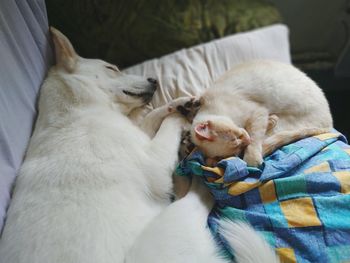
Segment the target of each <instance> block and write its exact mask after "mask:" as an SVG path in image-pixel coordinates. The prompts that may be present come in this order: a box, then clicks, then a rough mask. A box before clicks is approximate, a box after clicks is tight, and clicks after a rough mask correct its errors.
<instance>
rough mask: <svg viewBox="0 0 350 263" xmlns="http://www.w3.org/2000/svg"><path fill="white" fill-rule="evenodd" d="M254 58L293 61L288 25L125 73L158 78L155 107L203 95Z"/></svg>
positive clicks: (151, 62)
mask: <svg viewBox="0 0 350 263" xmlns="http://www.w3.org/2000/svg"><path fill="white" fill-rule="evenodd" d="M252 59H273V60H278V61H281V62H286V63H290V62H291V58H290V50H289V40H288V28H287V27H286V26H285V25H280V24H278V25H273V26H268V27H265V28H261V29H257V30H254V31H250V32H245V33H240V34H235V35H232V36H228V37H225V38H222V39H218V40H214V41H212V42H209V43H206V44H202V45H198V46H195V47H192V48H188V49H183V50H180V51H177V52H175V53H173V54H170V55H166V56H164V57H161V58H159V59H153V60H149V61H146V62H143V63H141V64H138V65H136V66H133V67H130V68H127V69H125V70H124V72H126V73H129V74H136V75H141V76H147V77H155V78H157V79H158V80H159V83H160V89H159V90H157V92H156V94H155V96H154V98H153V100H152V106H153V107H159V106H161V105H164V104H165V103H166V102H169V101H170V100H171V99H173V98H176V97H179V96H188V95H198V94H200V93H201V91H203V90H204V89H206V88H208V87H210V85H211V84H212V82H213V81H215V80H216V79H218V78H219V77H220V76H221V75H222V74H223V73H225V72H226V71H227V70H229V69H230V68H232V67H233V66H235V65H237V64H239V63H241V62H244V61H247V60H252Z"/></svg>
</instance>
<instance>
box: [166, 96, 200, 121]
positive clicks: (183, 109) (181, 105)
mask: <svg viewBox="0 0 350 263" xmlns="http://www.w3.org/2000/svg"><path fill="white" fill-rule="evenodd" d="M200 106H201V103H200V101H199V99H198V98H197V97H180V98H177V99H175V100H173V101H172V102H170V105H169V107H168V111H169V112H171V113H172V112H179V113H180V114H181V115H183V116H184V117H185V118H186V119H187V120H188V121H189V122H192V120H193V118H194V116H195V115H196V114H197V112H198V110H199V108H200Z"/></svg>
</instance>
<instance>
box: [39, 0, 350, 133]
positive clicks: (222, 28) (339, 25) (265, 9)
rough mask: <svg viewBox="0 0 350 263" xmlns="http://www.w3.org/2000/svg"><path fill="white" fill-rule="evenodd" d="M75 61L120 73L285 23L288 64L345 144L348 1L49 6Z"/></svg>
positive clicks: (138, 0)
mask: <svg viewBox="0 0 350 263" xmlns="http://www.w3.org/2000/svg"><path fill="white" fill-rule="evenodd" d="M46 5H47V11H48V16H49V22H50V24H51V25H54V26H56V27H57V28H58V29H60V30H62V31H63V32H64V33H65V34H66V35H67V36H68V37H69V39H70V40H71V41H72V42H73V45H74V46H75V47H76V49H77V51H78V53H79V54H81V55H82V56H85V57H98V58H102V59H104V60H107V61H110V62H112V63H115V64H117V65H118V66H120V67H121V68H123V67H127V66H131V65H134V64H136V63H139V62H142V61H144V60H147V59H150V58H155V57H159V56H162V55H164V54H167V53H171V52H173V51H175V50H178V49H181V48H186V47H190V46H193V45H196V44H199V43H203V42H207V41H210V40H212V39H215V38H220V37H223V36H225V35H229V34H233V33H237V32H243V31H247V30H251V29H255V28H259V27H262V26H266V25H270V24H274V23H285V24H287V25H288V27H289V29H290V45H291V54H292V61H293V64H294V65H295V66H297V67H298V68H300V69H301V70H302V71H304V72H306V73H307V74H308V75H309V76H310V77H311V78H312V79H313V80H315V81H316V82H317V83H318V84H319V86H320V87H321V88H322V89H323V91H324V92H325V94H326V96H327V98H328V100H329V103H330V107H331V111H332V114H333V118H334V126H335V128H336V129H338V130H339V131H340V132H342V133H343V134H344V135H346V136H347V137H350V122H349V121H348V117H347V115H348V114H350V100H349V98H350V42H349V39H350V0H244V1H243V0H220V1H217V0H162V1H158V0H99V1H97V0H74V1H64V0H46Z"/></svg>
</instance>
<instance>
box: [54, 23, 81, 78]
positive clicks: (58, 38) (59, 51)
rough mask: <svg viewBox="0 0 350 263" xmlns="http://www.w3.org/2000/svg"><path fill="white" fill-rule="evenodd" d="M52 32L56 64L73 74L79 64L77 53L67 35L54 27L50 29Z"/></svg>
mask: <svg viewBox="0 0 350 263" xmlns="http://www.w3.org/2000/svg"><path fill="white" fill-rule="evenodd" d="M50 31H51V34H52V40H53V43H54V46H55V54H56V64H57V65H58V66H60V67H63V68H64V69H65V70H66V71H67V72H70V73H72V72H73V71H74V70H75V67H76V64H77V60H78V55H77V53H76V52H75V50H74V48H73V46H72V44H71V43H70V41H69V40H68V38H67V37H66V36H65V35H63V34H62V33H61V32H60V31H58V30H57V29H56V28H54V27H50Z"/></svg>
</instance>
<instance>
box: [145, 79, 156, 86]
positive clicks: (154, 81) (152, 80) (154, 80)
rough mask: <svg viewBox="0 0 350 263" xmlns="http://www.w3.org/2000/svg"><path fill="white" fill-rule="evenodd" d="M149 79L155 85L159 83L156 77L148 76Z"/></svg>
mask: <svg viewBox="0 0 350 263" xmlns="http://www.w3.org/2000/svg"><path fill="white" fill-rule="evenodd" d="M147 81H148V82H149V83H151V84H153V85H155V86H156V85H158V81H157V80H156V79H154V78H148V79H147Z"/></svg>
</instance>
